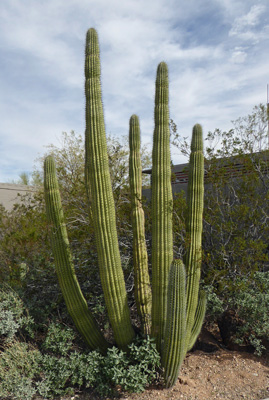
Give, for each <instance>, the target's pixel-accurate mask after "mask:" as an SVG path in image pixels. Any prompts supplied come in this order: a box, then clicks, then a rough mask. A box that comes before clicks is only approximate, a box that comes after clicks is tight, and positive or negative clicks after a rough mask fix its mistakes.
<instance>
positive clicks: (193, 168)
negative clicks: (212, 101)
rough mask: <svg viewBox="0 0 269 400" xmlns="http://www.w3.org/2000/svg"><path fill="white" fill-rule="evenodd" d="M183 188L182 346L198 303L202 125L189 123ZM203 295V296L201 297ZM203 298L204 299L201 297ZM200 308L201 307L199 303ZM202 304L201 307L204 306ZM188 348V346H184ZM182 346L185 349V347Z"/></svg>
mask: <svg viewBox="0 0 269 400" xmlns="http://www.w3.org/2000/svg"><path fill="white" fill-rule="evenodd" d="M188 177H189V181H188V191H187V221H186V234H187V238H188V246H187V252H186V256H185V259H184V262H185V267H186V270H187V277H188V278H187V313H186V317H187V321H186V346H189V341H190V338H191V334H192V329H193V326H194V323H195V315H196V309H197V304H198V294H199V281H200V275H201V262H202V229H203V209H204V156H203V132H202V127H201V125H199V124H196V125H195V126H194V127H193V132H192V141H191V155H190V162H189V174H188ZM202 298H203V299H204V298H205V297H204V296H203V297H202ZM201 301H202V302H204V301H205V300H201ZM202 308H203V307H202ZM204 308H205V307H204ZM187 348H188V347H187ZM187 348H186V351H187Z"/></svg>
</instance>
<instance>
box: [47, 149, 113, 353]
mask: <svg viewBox="0 0 269 400" xmlns="http://www.w3.org/2000/svg"><path fill="white" fill-rule="evenodd" d="M44 187H45V201H46V209H47V218H48V221H49V224H50V225H51V226H50V238H51V246H52V250H53V254H54V259H55V264H56V272H57V276H58V280H59V284H60V287H61V290H62V293H63V296H64V300H65V303H66V306H67V309H68V312H69V314H70V315H71V317H72V319H73V321H74V323H75V325H76V327H77V329H78V330H79V332H80V333H81V334H82V336H83V337H84V338H85V340H86V342H87V343H88V345H89V346H90V348H91V349H96V348H99V349H100V350H101V351H102V352H103V353H105V351H106V350H107V348H108V343H107V342H106V340H105V339H104V337H103V336H102V334H101V332H100V330H99V328H98V327H97V323H96V322H95V319H94V317H93V316H92V314H91V313H90V312H89V310H88V306H87V302H86V300H85V298H84V297H83V294H82V292H81V289H80V286H79V283H78V280H77V277H76V274H75V269H74V265H73V260H72V254H71V251H70V247H69V241H68V236H67V231H66V226H65V223H64V215H63V209H62V204H61V197H60V192H59V187H58V181H57V178H56V172H55V165H54V160H53V157H52V156H48V157H47V158H46V160H45V163H44Z"/></svg>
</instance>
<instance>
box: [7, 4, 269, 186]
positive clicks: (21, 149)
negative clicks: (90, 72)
mask: <svg viewBox="0 0 269 400" xmlns="http://www.w3.org/2000/svg"><path fill="white" fill-rule="evenodd" d="M90 27H95V28H96V29H97V31H98V33H99V40H100V48H101V62H102V88H103V102H104V107H105V121H106V128H107V132H108V133H110V134H112V135H115V136H123V135H126V134H127V133H128V121H129V118H130V116H131V115H132V114H133V113H136V114H138V115H139V117H140V123H141V131H142V139H143V143H144V144H146V143H151V141H152V132H153V104H154V82H155V73H156V68H157V65H158V63H159V62H160V61H166V62H167V63H168V66H169V76H170V116H171V118H173V119H174V121H175V122H176V123H177V125H178V128H179V131H180V133H181V134H182V135H183V136H189V135H190V133H191V129H192V126H193V125H194V124H195V123H196V122H199V123H201V124H202V125H203V128H204V131H205V132H207V131H209V130H214V129H215V128H220V129H223V130H224V129H229V128H231V127H232V125H231V122H230V121H231V120H234V119H236V118H237V117H240V116H244V115H247V114H249V113H250V112H251V110H252V108H253V106H254V105H256V104H259V103H265V102H266V85H267V83H269V51H268V49H269V2H268V0H257V1H253V0H143V1H142V0H110V1H108V0H1V2H0V65H1V69H0V70H1V74H0V182H10V181H12V180H14V179H15V180H16V179H18V177H19V174H20V173H22V172H31V171H32V169H33V166H34V160H35V159H36V158H37V157H38V155H42V154H43V153H44V151H45V148H44V146H46V145H48V144H50V143H54V144H56V145H58V144H59V141H60V137H61V132H63V131H66V132H70V131H71V130H74V131H75V132H77V133H80V134H83V133H84V103H85V102H84V70H83V69H84V45H85V34H86V31H87V29H88V28H90ZM172 153H173V160H174V162H185V160H184V159H182V158H181V157H179V155H178V154H177V152H176V151H175V150H172Z"/></svg>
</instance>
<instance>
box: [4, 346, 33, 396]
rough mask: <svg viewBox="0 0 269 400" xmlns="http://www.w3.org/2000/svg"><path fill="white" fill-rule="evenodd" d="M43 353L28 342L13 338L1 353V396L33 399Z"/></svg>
mask: <svg viewBox="0 0 269 400" xmlns="http://www.w3.org/2000/svg"><path fill="white" fill-rule="evenodd" d="M40 356H41V354H40V353H39V351H38V350H36V349H33V348H32V347H30V346H29V345H28V344H26V343H21V342H19V341H17V340H13V341H12V342H10V343H8V344H7V345H6V347H5V351H2V352H1V354H0V398H1V399H9V398H10V399H15V400H31V399H32V397H33V395H34V394H35V393H36V389H35V385H34V380H35V378H37V377H38V376H39V374H40V367H39V361H40Z"/></svg>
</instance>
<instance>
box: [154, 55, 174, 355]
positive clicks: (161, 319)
mask: <svg viewBox="0 0 269 400" xmlns="http://www.w3.org/2000/svg"><path fill="white" fill-rule="evenodd" d="M168 85H169V82H168V68H167V65H166V64H165V63H164V62H161V63H160V64H159V66H158V69H157V77H156V91H155V110H154V122H155V128H154V134H153V151H152V200H151V201H152V333H151V334H152V336H153V337H155V338H156V345H157V349H158V350H159V352H161V347H162V339H163V335H164V325H165V320H166V303H167V286H168V274H169V270H170V266H171V262H172V260H173V234H172V210H173V198H172V187H171V159H170V130H169V109H168V97H169V93H168Z"/></svg>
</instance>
